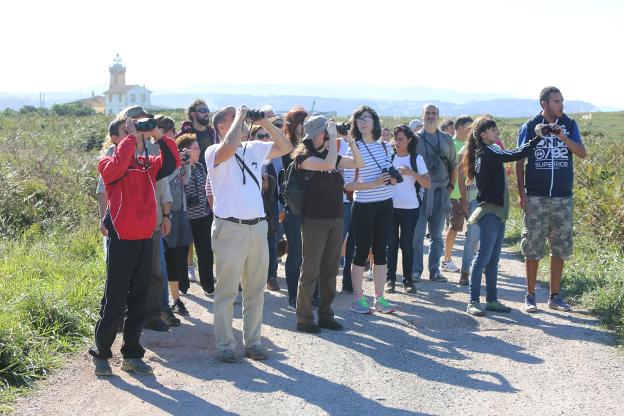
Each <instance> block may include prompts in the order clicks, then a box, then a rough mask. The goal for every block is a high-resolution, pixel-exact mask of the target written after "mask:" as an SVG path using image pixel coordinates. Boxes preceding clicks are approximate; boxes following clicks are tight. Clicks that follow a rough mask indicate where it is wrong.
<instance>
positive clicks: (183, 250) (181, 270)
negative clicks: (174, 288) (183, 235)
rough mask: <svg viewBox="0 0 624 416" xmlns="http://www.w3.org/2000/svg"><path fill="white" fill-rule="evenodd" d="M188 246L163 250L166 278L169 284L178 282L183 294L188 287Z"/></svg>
mask: <svg viewBox="0 0 624 416" xmlns="http://www.w3.org/2000/svg"><path fill="white" fill-rule="evenodd" d="M188 251H189V246H188V244H187V245H185V246H177V247H172V248H168V249H167V250H165V263H167V277H168V279H169V281H170V282H179V284H180V290H181V291H182V292H183V293H186V291H187V290H188V289H189V287H190V283H189V280H188V264H187V261H186V260H187V258H188Z"/></svg>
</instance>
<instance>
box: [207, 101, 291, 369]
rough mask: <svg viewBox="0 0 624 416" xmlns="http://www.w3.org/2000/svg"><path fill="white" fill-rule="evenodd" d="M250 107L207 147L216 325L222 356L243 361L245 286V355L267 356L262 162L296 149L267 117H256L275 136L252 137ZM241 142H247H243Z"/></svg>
mask: <svg viewBox="0 0 624 416" xmlns="http://www.w3.org/2000/svg"><path fill="white" fill-rule="evenodd" d="M248 111H249V110H248V109H247V108H246V107H244V106H243V107H240V108H239V109H238V110H236V112H233V111H232V112H231V113H228V114H227V115H226V117H225V120H224V124H228V125H230V127H229V129H228V132H227V134H226V135H225V138H224V139H223V142H221V143H218V144H214V145H212V146H210V147H208V149H206V168H207V169H208V176H209V177H210V183H211V185H212V193H213V195H214V206H213V208H214V216H215V220H214V223H213V225H212V248H213V251H214V255H215V265H216V269H217V270H216V272H217V273H216V274H217V276H219V279H218V280H217V284H216V287H215V298H214V328H215V343H216V349H217V357H216V358H217V359H218V360H219V361H222V362H228V363H233V362H236V361H238V358H237V356H236V353H235V349H236V344H235V341H234V334H233V332H232V317H233V306H234V299H235V298H236V295H237V294H238V285H239V282H240V284H241V286H242V288H243V341H244V343H245V355H246V356H248V357H250V358H252V359H254V360H264V359H266V358H267V356H268V354H267V351H266V349H265V348H264V347H263V346H262V345H261V343H260V331H261V326H262V313H263V308H264V286H265V284H266V271H267V269H268V266H269V247H268V244H267V222H266V213H265V212H264V205H263V203H262V194H261V187H262V182H261V181H262V170H261V169H262V164H263V163H264V161H265V160H266V159H274V158H276V157H280V156H283V155H285V154H286V153H289V152H290V151H292V145H291V144H290V141H288V139H286V137H284V135H283V134H282V133H281V132H280V131H279V130H278V129H277V128H276V127H275V126H273V124H272V123H271V122H270V121H269V120H268V119H266V118H262V119H260V120H256V121H254V123H255V124H259V125H260V126H262V127H263V128H264V129H265V130H266V131H267V132H268V133H269V134H270V135H271V137H272V138H273V140H274V142H261V141H247V139H248V138H249V126H248V125H247V124H246V123H245V120H246V119H248ZM241 142H243V143H242V144H241Z"/></svg>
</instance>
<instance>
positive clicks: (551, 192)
mask: <svg viewBox="0 0 624 416" xmlns="http://www.w3.org/2000/svg"><path fill="white" fill-rule="evenodd" d="M540 123H543V124H547V123H548V122H547V121H546V120H545V119H544V117H543V116H542V115H541V114H538V115H536V116H535V117H533V118H532V119H530V120H528V121H527V122H526V123H524V124H523V125H522V127H520V130H519V132H518V146H522V145H523V144H525V143H527V142H528V141H529V140H531V139H532V138H534V137H535V126H536V125H538V124H540ZM556 123H557V124H558V125H559V126H560V127H561V128H562V129H563V133H564V134H565V135H566V136H567V137H568V138H569V139H570V140H572V141H574V142H576V143H582V139H581V133H580V132H579V129H578V125H577V124H576V121H574V120H573V119H571V118H570V117H568V116H567V115H565V114H564V115H563V116H561V117H560V118H558V119H557V120H556ZM573 182H574V161H573V158H572V152H571V151H570V149H568V147H567V146H566V145H565V143H563V141H562V140H561V139H559V137H557V136H547V137H545V138H544V139H543V140H542V141H540V142H539V144H538V145H537V146H536V147H535V149H534V150H533V151H532V152H531V153H530V154H529V157H528V158H527V163H526V166H525V176H524V187H525V189H526V193H527V195H531V196H551V197H568V196H572V186H573Z"/></svg>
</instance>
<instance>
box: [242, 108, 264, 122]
mask: <svg viewBox="0 0 624 416" xmlns="http://www.w3.org/2000/svg"><path fill="white" fill-rule="evenodd" d="M264 117H265V114H264V111H260V110H248V111H247V118H246V120H251V121H258V120H262V119H263V118H264Z"/></svg>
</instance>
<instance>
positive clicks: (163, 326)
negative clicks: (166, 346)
mask: <svg viewBox="0 0 624 416" xmlns="http://www.w3.org/2000/svg"><path fill="white" fill-rule="evenodd" d="M143 328H145V329H151V330H152V331H158V332H167V331H169V325H168V324H167V323H166V322H165V321H163V320H162V319H152V320H151V321H147V322H146V323H145V325H143Z"/></svg>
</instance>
